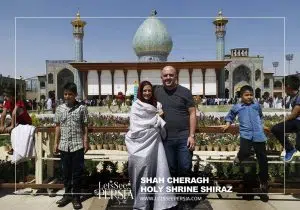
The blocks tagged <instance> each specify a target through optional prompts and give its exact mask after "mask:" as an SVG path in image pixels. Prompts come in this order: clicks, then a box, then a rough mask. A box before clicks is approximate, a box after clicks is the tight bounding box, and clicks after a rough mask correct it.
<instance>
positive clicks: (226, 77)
mask: <svg viewBox="0 0 300 210" xmlns="http://www.w3.org/2000/svg"><path fill="white" fill-rule="evenodd" d="M228 79H229V71H228V70H227V69H225V81H227V80H228Z"/></svg>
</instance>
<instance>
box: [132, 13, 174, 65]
mask: <svg viewBox="0 0 300 210" xmlns="http://www.w3.org/2000/svg"><path fill="white" fill-rule="evenodd" d="M155 15H156V11H153V12H152V15H151V16H150V17H148V18H147V19H146V20H145V21H144V22H143V23H142V24H141V25H140V27H139V28H138V29H137V31H136V33H135V35H134V37H133V49H134V51H135V53H136V55H137V56H138V57H139V60H140V61H166V60H167V57H168V55H169V54H170V52H171V50H172V47H173V42H172V38H171V36H170V35H169V33H168V31H167V29H166V26H165V25H164V24H163V23H162V22H161V21H160V20H159V19H158V18H157V17H156V16H155Z"/></svg>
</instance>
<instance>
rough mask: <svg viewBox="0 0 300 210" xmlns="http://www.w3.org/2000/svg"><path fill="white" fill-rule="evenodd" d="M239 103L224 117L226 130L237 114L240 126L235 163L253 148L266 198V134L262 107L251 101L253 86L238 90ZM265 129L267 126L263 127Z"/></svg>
mask: <svg viewBox="0 0 300 210" xmlns="http://www.w3.org/2000/svg"><path fill="white" fill-rule="evenodd" d="M240 93H241V103H238V104H236V105H234V106H233V107H232V108H231V110H230V111H229V113H228V114H227V116H226V117H225V121H226V125H224V126H223V131H226V130H227V129H228V128H229V127H230V124H231V123H232V122H233V121H234V119H235V117H236V116H238V119H239V127H240V151H239V152H238V154H237V158H236V159H235V163H239V162H241V161H243V160H245V159H246V158H248V157H249V156H250V155H251V148H252V147H253V148H254V151H255V154H256V158H257V160H258V164H259V180H260V189H261V191H262V193H265V194H262V195H261V198H262V199H264V200H267V199H268V197H267V194H266V193H267V192H268V186H267V183H268V159H267V155H266V136H265V134H264V126H263V119H262V118H263V115H262V109H261V107H260V105H259V104H258V103H254V101H253V88H252V87H251V86H249V85H245V86H243V87H242V88H241V90H240ZM265 129H267V128H265Z"/></svg>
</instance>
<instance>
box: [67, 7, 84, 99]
mask: <svg viewBox="0 0 300 210" xmlns="http://www.w3.org/2000/svg"><path fill="white" fill-rule="evenodd" d="M71 24H72V26H73V37H74V46H75V62H83V36H84V26H85V25H86V22H85V21H83V20H81V19H80V14H79V10H78V12H77V14H76V18H75V19H74V20H73V21H72V22H71ZM74 83H75V84H76V85H77V92H78V99H80V100H84V99H85V98H86V97H87V96H85V95H84V87H85V82H84V79H83V73H82V72H80V71H78V70H77V73H76V74H75V75H74Z"/></svg>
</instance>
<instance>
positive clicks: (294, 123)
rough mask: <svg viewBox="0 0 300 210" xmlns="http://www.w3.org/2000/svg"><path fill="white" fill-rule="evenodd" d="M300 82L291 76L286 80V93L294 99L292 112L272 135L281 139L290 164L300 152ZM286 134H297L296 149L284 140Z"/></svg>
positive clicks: (294, 76) (275, 127)
mask: <svg viewBox="0 0 300 210" xmlns="http://www.w3.org/2000/svg"><path fill="white" fill-rule="evenodd" d="M299 86H300V80H299V77H298V76H296V75H290V76H288V77H287V78H286V79H285V92H286V94H287V95H289V96H290V97H291V98H292V99H291V101H290V103H291V106H292V112H291V114H290V115H288V116H286V117H285V121H284V122H281V123H278V124H277V125H274V127H273V128H272V133H273V134H274V136H276V138H277V139H279V141H280V143H281V145H282V146H283V147H284V148H285V151H286V154H285V157H284V160H285V161H286V162H289V161H291V160H292V159H293V157H294V155H295V154H296V153H297V150H300V93H299ZM285 133H296V134H297V136H296V146H295V147H296V148H295V147H294V146H293V145H292V144H291V142H290V141H289V140H288V138H287V137H286V138H284V136H285Z"/></svg>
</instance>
